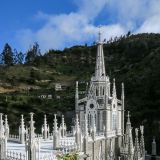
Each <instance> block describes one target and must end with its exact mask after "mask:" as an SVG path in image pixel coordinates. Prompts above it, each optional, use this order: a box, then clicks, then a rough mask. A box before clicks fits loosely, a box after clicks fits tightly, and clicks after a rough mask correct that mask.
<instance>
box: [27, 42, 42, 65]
mask: <svg viewBox="0 0 160 160" xmlns="http://www.w3.org/2000/svg"><path fill="white" fill-rule="evenodd" d="M40 55H41V52H40V49H39V45H38V43H37V42H35V43H34V45H33V46H32V48H31V49H30V50H29V51H28V52H27V55H26V58H25V60H26V63H27V64H33V63H34V62H35V59H36V58H37V57H39V56H40Z"/></svg>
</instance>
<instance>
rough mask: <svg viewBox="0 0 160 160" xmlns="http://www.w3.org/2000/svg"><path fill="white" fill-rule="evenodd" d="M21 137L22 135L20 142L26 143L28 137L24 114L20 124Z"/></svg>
mask: <svg viewBox="0 0 160 160" xmlns="http://www.w3.org/2000/svg"><path fill="white" fill-rule="evenodd" d="M19 137H20V142H21V143H22V144H24V143H25V139H26V129H25V125H24V118H23V114H22V115H21V124H20V126H19Z"/></svg>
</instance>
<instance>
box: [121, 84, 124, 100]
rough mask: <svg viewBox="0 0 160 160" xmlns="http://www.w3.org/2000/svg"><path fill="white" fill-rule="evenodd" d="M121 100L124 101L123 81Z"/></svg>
mask: <svg viewBox="0 0 160 160" xmlns="http://www.w3.org/2000/svg"><path fill="white" fill-rule="evenodd" d="M121 100H122V101H124V83H122V92H121Z"/></svg>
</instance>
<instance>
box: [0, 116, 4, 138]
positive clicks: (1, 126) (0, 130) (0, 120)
mask: <svg viewBox="0 0 160 160" xmlns="http://www.w3.org/2000/svg"><path fill="white" fill-rule="evenodd" d="M4 134H5V130H4V124H3V114H2V113H0V138H2V137H4Z"/></svg>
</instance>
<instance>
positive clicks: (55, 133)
mask: <svg viewBox="0 0 160 160" xmlns="http://www.w3.org/2000/svg"><path fill="white" fill-rule="evenodd" d="M53 148H54V149H57V148H59V132H58V123H57V115H56V114H55V115H54V124H53Z"/></svg>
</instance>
